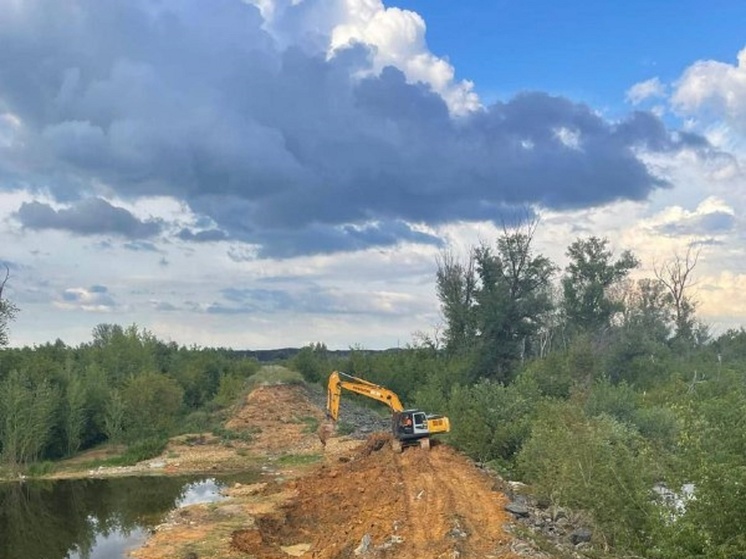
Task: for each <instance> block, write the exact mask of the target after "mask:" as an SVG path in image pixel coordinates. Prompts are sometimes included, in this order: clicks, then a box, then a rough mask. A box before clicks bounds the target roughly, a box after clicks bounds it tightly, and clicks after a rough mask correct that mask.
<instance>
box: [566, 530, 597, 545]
mask: <svg viewBox="0 0 746 559" xmlns="http://www.w3.org/2000/svg"><path fill="white" fill-rule="evenodd" d="M592 537H593V532H592V531H591V530H589V529H588V528H578V529H577V530H575V531H573V532H572V533H571V534H570V541H571V542H572V544H573V545H578V544H579V543H583V542H589V541H591V538H592Z"/></svg>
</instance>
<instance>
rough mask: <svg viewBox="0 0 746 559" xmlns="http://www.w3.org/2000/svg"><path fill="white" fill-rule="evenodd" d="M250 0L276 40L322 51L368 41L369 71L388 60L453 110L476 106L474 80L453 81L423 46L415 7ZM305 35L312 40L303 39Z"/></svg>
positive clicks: (365, 1) (336, 0) (354, 0)
mask: <svg viewBox="0 0 746 559" xmlns="http://www.w3.org/2000/svg"><path fill="white" fill-rule="evenodd" d="M253 1H254V3H255V4H256V5H257V6H258V7H259V9H260V10H261V12H262V15H263V16H264V18H265V20H266V25H265V28H267V29H268V31H270V33H272V34H273V36H275V37H276V38H277V39H278V40H279V41H280V42H281V43H295V44H300V45H303V46H306V47H309V48H314V47H315V48H318V47H319V46H321V47H322V48H324V49H325V50H326V52H327V55H328V56H334V54H335V53H336V52H337V51H338V50H339V49H340V48H342V47H347V46H349V45H350V44H351V43H364V44H366V45H369V46H371V47H373V52H372V59H373V60H372V62H373V63H372V66H371V67H370V68H369V70H368V71H369V72H372V73H374V74H378V73H379V72H380V71H381V70H382V69H383V68H384V67H385V66H394V67H396V68H398V69H399V70H401V71H402V72H403V73H404V75H405V76H406V77H407V80H408V81H409V82H410V83H416V82H423V83H426V84H428V85H430V86H431V87H432V88H433V90H434V91H436V92H437V93H438V94H440V95H441V97H442V98H443V99H444V100H445V101H446V103H447V104H448V107H449V109H450V110H451V112H452V113H453V114H455V115H463V114H466V113H469V112H471V111H474V110H476V109H478V108H479V107H480V101H479V97H478V96H477V94H476V93H475V92H474V84H473V83H472V82H470V81H468V80H461V81H457V80H456V78H455V70H454V67H453V66H452V65H451V64H450V63H449V62H448V61H447V60H445V59H444V58H441V57H439V56H436V55H435V54H433V53H432V52H431V51H430V50H429V48H428V46H427V41H426V39H425V33H426V25H425V21H424V20H423V19H422V17H421V16H420V15H419V14H417V13H416V12H413V11H410V10H403V9H400V8H396V7H390V8H387V7H385V6H384V4H383V2H382V1H381V0H296V1H293V2H288V1H287V0H253ZM309 35H312V36H313V37H314V38H315V40H310V41H309ZM319 43H321V44H319ZM362 75H364V73H362Z"/></svg>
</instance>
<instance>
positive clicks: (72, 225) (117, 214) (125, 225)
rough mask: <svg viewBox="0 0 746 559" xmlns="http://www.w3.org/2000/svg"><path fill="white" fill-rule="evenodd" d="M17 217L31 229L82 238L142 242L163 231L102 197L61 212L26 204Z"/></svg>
mask: <svg viewBox="0 0 746 559" xmlns="http://www.w3.org/2000/svg"><path fill="white" fill-rule="evenodd" d="M15 216H16V218H17V219H18V220H19V221H20V222H21V224H22V225H23V226H24V227H26V228H28V229H37V230H41V229H61V230H64V231H69V232H71V233H76V234H78V235H107V234H108V235H121V236H123V237H127V238H130V239H141V238H148V237H153V236H155V235H157V234H158V233H160V231H161V228H162V223H161V222H160V221H157V220H150V221H141V220H139V219H137V218H136V217H135V216H133V215H132V214H131V213H130V212H128V211H127V210H125V209H124V208H119V207H116V206H112V205H111V204H109V203H108V202H107V201H105V200H102V199H101V198H86V199H84V200H81V201H79V202H77V203H75V204H73V205H72V206H70V207H69V208H65V209H60V210H55V209H54V208H52V207H51V206H50V205H48V204H42V203H41V202H24V203H23V204H22V205H21V207H20V209H19V210H18V212H17V213H16V214H15Z"/></svg>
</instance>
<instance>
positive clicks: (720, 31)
mask: <svg viewBox="0 0 746 559" xmlns="http://www.w3.org/2000/svg"><path fill="white" fill-rule="evenodd" d="M388 4H390V5H392V6H397V7H401V8H403V9H408V10H413V11H415V12H417V13H419V14H420V15H422V17H423V18H424V20H425V22H426V23H427V41H428V44H429V46H430V48H431V50H432V51H433V52H434V53H435V54H437V55H439V56H445V57H447V58H448V59H449V60H450V61H451V63H452V64H453V65H454V67H455V68H456V70H457V76H458V77H459V78H461V79H468V80H471V81H473V82H474V83H475V88H476V90H477V92H479V94H480V95H481V96H482V97H483V98H485V99H487V100H490V99H492V98H505V97H508V96H510V95H513V94H515V93H516V92H518V91H522V90H526V89H531V90H540V91H547V92H549V93H552V94H560V95H567V96H569V97H571V98H573V99H578V100H582V101H585V102H588V103H591V104H593V105H594V106H597V107H609V108H610V109H611V110H615V111H620V110H623V109H624V105H625V95H624V94H625V91H626V90H627V88H629V86H630V85H632V84H634V83H637V82H640V81H643V80H647V79H649V78H651V77H653V76H659V77H660V78H661V80H663V81H666V82H670V81H673V80H675V79H677V78H678V77H679V76H680V75H681V73H682V72H683V70H684V69H685V68H686V67H687V66H689V65H690V64H691V63H692V62H693V61H695V60H699V59H714V60H723V61H728V62H732V61H733V60H734V58H735V54H736V53H737V52H738V51H739V50H740V49H741V48H743V45H744V31H743V29H744V22H746V3H743V2H737V1H730V2H702V1H701V0H682V1H680V2H660V1H659V2H650V1H645V0H630V1H625V2H611V1H600V2H588V1H583V0H570V1H567V2H553V1H536V0H527V1H521V2H518V1H505V0H494V1H491V0H472V1H466V2H457V1H452V0H410V1H401V0H399V1H396V2H390V3H388Z"/></svg>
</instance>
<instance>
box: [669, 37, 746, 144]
mask: <svg viewBox="0 0 746 559" xmlns="http://www.w3.org/2000/svg"><path fill="white" fill-rule="evenodd" d="M671 103H672V104H673V106H674V108H675V109H676V110H678V111H679V112H681V113H682V114H685V115H694V116H696V117H701V116H704V117H707V116H711V117H712V118H716V119H722V120H724V121H725V122H727V123H729V124H730V125H731V126H733V127H734V128H736V129H737V130H739V131H740V132H746V48H744V49H743V50H741V51H740V52H739V53H738V56H737V64H736V65H732V64H727V63H725V62H719V61H716V60H701V61H698V62H695V63H694V64H692V65H691V66H690V67H689V68H687V70H686V71H685V72H684V74H683V75H682V76H681V78H680V79H679V80H678V81H677V82H676V84H675V89H674V92H673V95H672V96H671ZM703 112H704V113H705V114H704V115H701V114H700V113H703Z"/></svg>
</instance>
